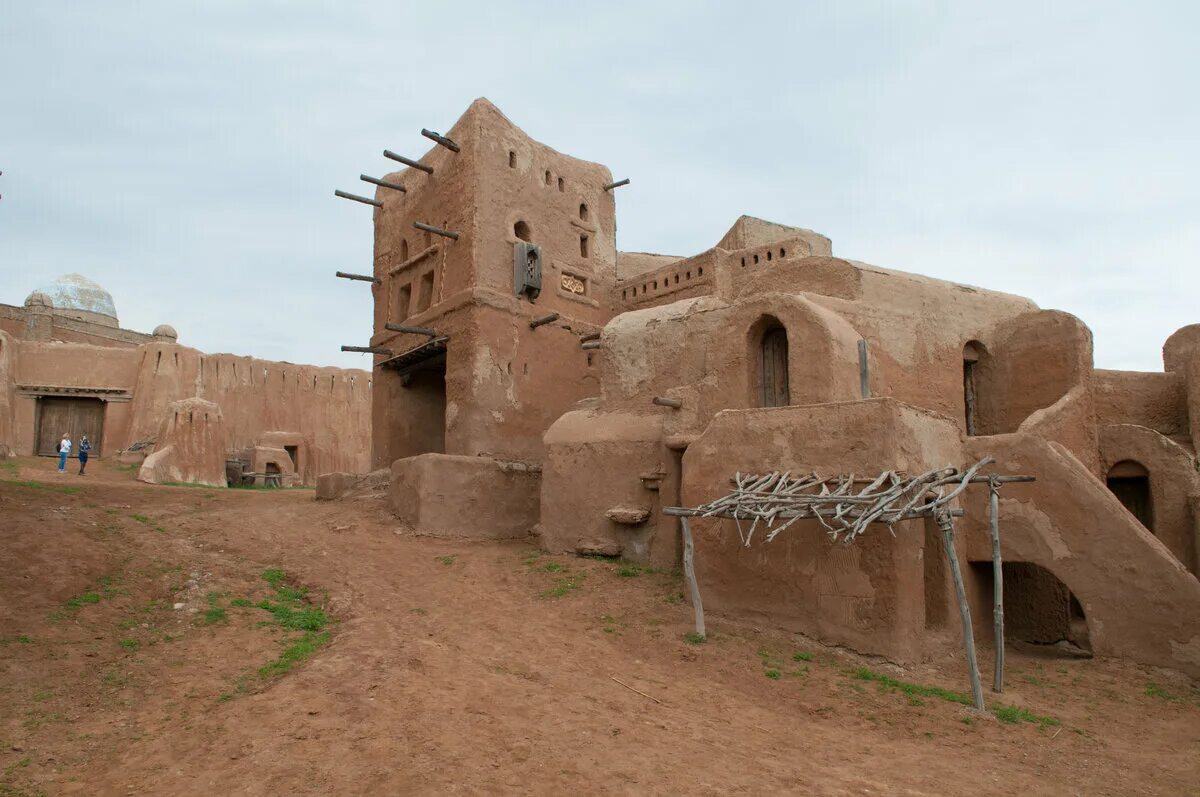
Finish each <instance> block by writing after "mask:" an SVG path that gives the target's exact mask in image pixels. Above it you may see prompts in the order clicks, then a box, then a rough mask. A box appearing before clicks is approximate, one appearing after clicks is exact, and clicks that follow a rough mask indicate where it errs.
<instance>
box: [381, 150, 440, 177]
mask: <svg viewBox="0 0 1200 797" xmlns="http://www.w3.org/2000/svg"><path fill="white" fill-rule="evenodd" d="M383 157H385V158H391V159H392V160H394V161H399V162H400V163H403V164H404V165H405V166H411V167H412V168H414V169H420V170H421V171H423V172H425V173H426V174H433V167H432V166H430V165H428V164H425V163H421V162H420V161H415V160H413V159H412V158H406V157H404V156H403V155H397V154H396V153H394V152H392V151H391V150H390V149H385V150H384V151H383Z"/></svg>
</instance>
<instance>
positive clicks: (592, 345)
mask: <svg viewBox="0 0 1200 797" xmlns="http://www.w3.org/2000/svg"><path fill="white" fill-rule="evenodd" d="M581 345H582V347H583V348H585V349H598V348H600V341H598V340H589V341H586V342H584V343H583V344H581Z"/></svg>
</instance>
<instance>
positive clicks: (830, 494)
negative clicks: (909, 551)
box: [663, 457, 1034, 711]
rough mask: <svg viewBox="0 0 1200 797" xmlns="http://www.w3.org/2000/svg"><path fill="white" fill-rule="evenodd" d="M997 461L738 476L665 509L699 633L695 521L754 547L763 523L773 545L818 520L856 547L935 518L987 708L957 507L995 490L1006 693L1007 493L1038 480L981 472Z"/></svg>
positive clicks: (996, 601)
mask: <svg viewBox="0 0 1200 797" xmlns="http://www.w3.org/2000/svg"><path fill="white" fill-rule="evenodd" d="M992 462H993V460H992V458H991V457H984V458H983V459H981V460H979V461H978V462H976V463H975V464H974V465H971V466H970V467H967V468H963V469H959V468H955V467H952V466H947V467H944V468H936V469H933V470H928V471H926V472H924V473H922V474H920V475H919V476H915V477H911V478H906V477H905V476H904V475H903V474H902V473H900V472H897V471H895V470H887V471H884V472H883V473H881V474H879V475H878V476H876V477H875V478H873V479H869V480H868V479H862V478H857V477H856V476H855V475H854V474H853V473H851V474H846V475H841V476H833V477H829V478H822V477H820V476H818V475H817V474H816V473H808V474H803V475H799V476H793V475H792V474H791V472H788V471H785V472H778V471H772V472H771V473H767V474H764V475H744V474H742V473H738V474H736V475H735V476H734V478H733V483H734V489H733V491H732V492H730V493H729V494H727V495H724V496H722V497H721V498H718V499H716V500H714V501H710V502H708V503H706V504H702V505H700V506H698V507H694V508H687V507H665V508H664V509H663V512H664V513H665V514H667V515H673V516H676V517H678V518H679V519H680V524H681V527H682V534H683V569H684V574H685V576H686V577H687V581H688V588H689V591H690V593H691V598H692V606H693V608H694V610H695V613H696V632H697V633H698V634H700V635H701V636H703V635H704V633H705V632H704V607H703V604H702V603H701V600H700V589H699V586H698V584H697V583H696V574H695V568H694V566H693V556H694V546H693V540H692V531H691V525H690V523H689V521H690V519H691V518H726V519H730V520H733V521H734V522H735V523H736V524H737V529H738V535H739V537H740V538H741V541H742V544H743V545H745V546H747V547H748V546H749V545H750V543H751V541H752V540H753V539H754V535H755V533H756V531H757V530H758V528H759V526H760V525H761V526H763V527H764V528H765V529H766V531H765V541H766V542H772V541H773V540H774V539H775V538H776V537H778V536H779V535H780V534H781V533H783V532H784V531H786V530H787V529H788V528H789V527H791V526H792V525H793V524H794V523H795V522H796V521H798V520H816V521H817V522H819V523H820V524H821V525H822V526H823V527H824V528H825V530H826V532H827V533H828V534H829V536H830V537H831V538H832V539H833V540H834V541H835V542H840V543H842V544H850V543H852V542H853V541H854V540H856V539H858V537H859V536H861V535H862V534H864V533H865V532H866V531H867V529H868V527H869V526H870V525H871V524H872V523H882V524H884V525H885V526H887V527H888V529H889V530H890V531H891V532H892V534H893V535H895V529H894V528H893V525H894V524H896V523H899V522H901V521H905V520H916V519H921V518H932V519H933V520H934V521H935V522H936V523H937V525H938V528H939V529H940V530H941V532H942V547H943V549H944V551H945V554H946V559H947V562H948V564H949V566H950V575H951V577H952V579H953V581H954V587H955V593H956V596H957V598H958V607H959V613H960V615H961V617H962V623H963V644H964V647H965V650H966V656H967V667H968V670H969V674H970V677H971V692H972V695H973V698H974V702H975V707H976V708H977V709H979V710H980V711H982V710H984V703H983V688H982V687H981V685H980V683H979V666H978V664H977V662H976V657H975V641H974V633H973V627H972V623H971V610H970V607H969V606H968V604H967V597H966V588H965V586H964V585H963V580H962V571H961V568H960V567H959V563H958V555H957V553H956V552H955V549H954V519H955V518H956V517H961V516H962V514H963V511H962V510H961V509H958V508H955V507H953V506H952V504H953V503H954V501H955V500H956V499H958V497H959V496H960V495H961V494H962V493H963V491H965V490H966V489H967V487H968V486H969V485H971V484H977V483H986V484H987V485H988V492H989V499H990V501H989V504H988V515H989V521H990V522H989V531H990V534H991V540H992V567H993V625H994V633H995V644H996V670H995V678H994V680H993V687H992V688H993V690H994V691H997V692H1000V691H1002V690H1003V683H1004V581H1003V573H1002V561H1001V557H1000V525H999V501H998V495H999V488H1000V485H1001V484H1004V483H1006V482H1028V481H1033V480H1034V477H1033V476H1005V475H997V474H992V475H981V474H980V471H981V470H983V469H984V468H985V467H987V466H988V465H990V464H991V463H992ZM745 521H750V524H749V527H748V528H747V527H746V526H745V525H744V522H745Z"/></svg>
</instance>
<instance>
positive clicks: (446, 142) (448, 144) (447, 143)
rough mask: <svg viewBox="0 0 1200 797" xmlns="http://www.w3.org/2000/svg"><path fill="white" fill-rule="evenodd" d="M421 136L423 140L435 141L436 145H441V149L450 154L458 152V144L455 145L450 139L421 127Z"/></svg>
mask: <svg viewBox="0 0 1200 797" xmlns="http://www.w3.org/2000/svg"><path fill="white" fill-rule="evenodd" d="M421 135H423V136H425V138H427V139H429V140H430V141H436V142H437V143H438V144H441V145H442V146H443V147H445V148H446V149H448V150H450V151H451V152H458V151H459V148H458V144H456V143H455V142H453V141H451V140H450V139H448V138H446V137H445V136H443V135H439V134H438V133H435V132H433V131H432V130H426V129H425V128H423V127H422V128H421Z"/></svg>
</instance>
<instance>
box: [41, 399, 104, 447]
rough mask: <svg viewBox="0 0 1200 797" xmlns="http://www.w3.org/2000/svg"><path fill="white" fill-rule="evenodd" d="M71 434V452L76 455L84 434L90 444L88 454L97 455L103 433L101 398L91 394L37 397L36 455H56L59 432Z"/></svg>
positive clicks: (60, 437) (59, 437) (102, 403)
mask: <svg viewBox="0 0 1200 797" xmlns="http://www.w3.org/2000/svg"><path fill="white" fill-rule="evenodd" d="M64 432H66V433H67V434H69V435H71V456H72V457H77V456H78V455H79V441H80V439H81V438H82V437H83V436H84V435H87V438H88V442H89V443H91V444H92V451H91V455H92V456H93V457H98V456H100V440H101V436H102V435H103V434H104V402H103V401H101V400H100V399H94V398H55V397H51V396H43V397H42V398H39V399H38V434H37V453H38V455H39V456H44V457H56V456H58V442H59V441H60V440H62V436H63V433H64Z"/></svg>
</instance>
